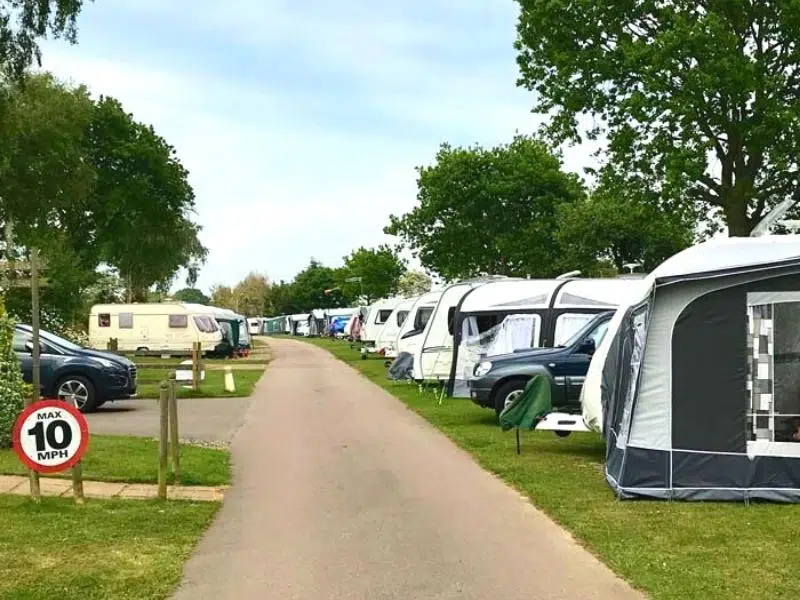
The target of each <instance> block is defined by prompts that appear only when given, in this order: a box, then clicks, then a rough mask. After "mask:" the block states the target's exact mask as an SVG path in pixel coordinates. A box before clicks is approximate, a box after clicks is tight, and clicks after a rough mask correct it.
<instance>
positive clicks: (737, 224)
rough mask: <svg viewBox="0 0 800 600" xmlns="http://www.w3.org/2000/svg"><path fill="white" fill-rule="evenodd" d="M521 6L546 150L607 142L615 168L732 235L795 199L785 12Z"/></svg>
mask: <svg viewBox="0 0 800 600" xmlns="http://www.w3.org/2000/svg"><path fill="white" fill-rule="evenodd" d="M517 2H518V3H519V5H520V8H521V11H520V16H519V22H518V26H517V33H518V36H517V42H516V47H517V49H518V58H517V62H518V64H519V68H520V72H521V77H520V79H519V82H518V83H519V85H521V86H524V87H526V88H528V89H529V90H532V91H534V92H535V93H536V103H535V106H534V110H535V111H536V112H539V113H542V114H547V115H551V116H552V119H551V120H550V121H549V123H548V126H547V127H546V133H547V134H548V135H549V138H550V139H551V140H552V141H555V142H561V141H565V140H570V141H580V140H582V139H583V138H584V137H589V138H596V137H598V136H602V135H605V136H607V137H608V141H609V151H608V158H609V159H610V161H611V162H612V163H613V164H614V165H616V166H617V167H619V168H622V169H624V170H625V171H626V172H628V173H629V174H641V175H643V176H645V177H652V178H653V180H654V181H656V182H657V183H658V191H659V192H661V193H663V194H665V195H666V196H676V192H679V194H677V195H679V196H682V197H684V198H685V199H686V200H687V201H689V202H700V203H701V204H702V205H703V207H704V208H706V209H708V210H710V211H717V212H719V213H720V214H721V215H722V216H723V217H724V220H725V223H726V224H727V226H728V231H729V234H730V235H735V236H744V235H748V233H749V232H750V231H751V229H752V228H753V227H754V226H755V225H756V224H757V222H758V221H759V220H760V219H761V218H762V217H763V216H764V215H765V214H766V213H767V212H768V210H769V209H770V207H771V206H773V205H774V204H775V203H776V202H778V201H780V200H783V199H785V198H787V197H790V196H795V197H798V198H800V185H799V183H800V181H799V180H800V175H799V172H800V167H799V166H798V159H797V157H798V156H800V46H798V44H797V40H798V39H800V17H799V15H800V12H799V11H798V7H797V3H796V2H795V1H794V0H724V1H719V2H696V1H694V0H665V1H663V2H653V1H652V0H629V1H625V2H620V1H619V0H577V1H575V2H570V3H569V6H568V7H567V6H566V5H565V4H564V3H563V2H543V1H541V0H517ZM585 115H588V116H590V117H591V120H590V121H588V123H585V121H586V119H583V117H584V116H585Z"/></svg>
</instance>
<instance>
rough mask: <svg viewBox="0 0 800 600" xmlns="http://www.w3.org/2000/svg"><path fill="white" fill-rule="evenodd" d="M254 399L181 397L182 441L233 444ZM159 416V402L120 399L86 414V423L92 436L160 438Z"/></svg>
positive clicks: (180, 432) (179, 400)
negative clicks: (94, 434) (95, 434)
mask: <svg viewBox="0 0 800 600" xmlns="http://www.w3.org/2000/svg"><path fill="white" fill-rule="evenodd" d="M252 398H253V397H252V396H251V397H250V398H178V425H179V432H178V435H179V437H180V439H182V440H189V441H193V442H211V443H219V444H226V443H228V442H230V441H231V440H232V439H233V436H234V435H235V434H236V431H237V430H238V429H239V427H240V426H241V425H242V423H243V422H244V416H245V413H246V412H247V407H248V406H249V405H250V402H251V400H252ZM159 414H160V413H159V407H158V401H157V400H150V399H140V400H119V401H117V402H108V403H106V404H104V405H103V406H101V407H100V408H99V409H97V412H94V413H89V414H87V415H86V420H87V421H88V422H89V431H90V432H91V433H97V434H108V435H137V436H145V437H154V438H157V437H158V429H159Z"/></svg>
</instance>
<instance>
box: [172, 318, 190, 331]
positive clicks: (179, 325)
mask: <svg viewBox="0 0 800 600" xmlns="http://www.w3.org/2000/svg"><path fill="white" fill-rule="evenodd" d="M169 326H170V328H171V329H184V328H186V327H188V326H189V317H187V316H186V315H170V316H169Z"/></svg>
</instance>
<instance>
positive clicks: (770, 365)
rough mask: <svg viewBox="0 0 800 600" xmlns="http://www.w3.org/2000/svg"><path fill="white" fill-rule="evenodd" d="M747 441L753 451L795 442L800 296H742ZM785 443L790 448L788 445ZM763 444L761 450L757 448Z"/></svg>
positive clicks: (799, 416) (799, 412) (799, 409)
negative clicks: (744, 307)
mask: <svg viewBox="0 0 800 600" xmlns="http://www.w3.org/2000/svg"><path fill="white" fill-rule="evenodd" d="M747 304H748V307H747V312H748V315H747V316H748V336H747V357H748V358H747V365H746V367H747V390H748V402H747V421H746V423H747V424H746V427H747V436H748V437H747V440H748V445H749V446H752V445H755V452H754V453H755V454H761V453H762V452H764V453H766V454H769V452H770V451H769V450H768V448H769V447H770V446H772V445H773V444H775V443H776V442H777V443H778V444H776V446H775V448H774V450H775V451H777V450H778V449H779V448H782V450H783V451H782V452H780V454H785V453H788V454H789V455H791V456H796V455H797V453H798V450H797V448H796V447H794V446H795V445H796V444H797V443H798V442H800V434H798V431H800V394H798V390H800V333H798V331H800V329H798V324H799V323H800V294H798V293H797V292H751V293H748V294H747ZM780 442H785V443H788V445H789V446H790V447H792V448H791V450H789V449H787V448H786V447H785V446H786V444H780ZM762 446H763V451H762V450H761V448H760V447H762Z"/></svg>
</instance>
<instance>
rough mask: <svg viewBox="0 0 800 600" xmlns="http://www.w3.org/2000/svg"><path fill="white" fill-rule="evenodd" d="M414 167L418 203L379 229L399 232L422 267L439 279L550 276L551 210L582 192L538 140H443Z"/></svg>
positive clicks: (553, 264) (552, 249)
mask: <svg viewBox="0 0 800 600" xmlns="http://www.w3.org/2000/svg"><path fill="white" fill-rule="evenodd" d="M417 171H418V173H419V177H418V179H417V187H418V194H417V198H418V200H419V203H418V205H417V206H416V207H414V209H412V210H411V211H410V212H408V213H406V214H405V215H402V216H400V217H398V216H395V215H392V216H391V218H390V224H389V226H388V227H386V229H385V232H386V233H388V234H391V235H397V236H400V237H401V239H402V240H403V242H404V243H405V244H407V245H408V246H409V247H410V248H411V250H412V251H413V252H414V253H415V254H416V255H417V256H418V257H419V259H420V261H421V262H422V264H423V266H425V267H426V268H427V269H429V270H431V271H434V272H436V273H438V274H439V275H441V276H442V277H443V278H444V279H446V280H453V279H457V278H465V277H473V276H476V275H479V274H481V273H487V274H497V275H509V276H522V277H526V276H530V277H549V276H552V275H555V274H557V273H556V270H557V267H556V265H557V263H558V258H559V257H558V253H557V249H556V240H555V235H556V233H555V232H556V225H557V217H558V211H559V208H560V207H561V206H563V205H565V204H570V203H573V202H576V201H578V200H580V199H581V198H583V197H584V190H583V187H582V184H581V182H580V181H579V179H578V177H577V176H575V175H573V174H568V173H565V172H563V171H562V170H561V163H560V161H559V159H558V158H557V157H556V156H555V155H553V154H552V153H551V152H550V150H549V149H548V148H547V146H546V145H545V144H544V143H543V142H541V141H539V140H537V139H534V138H531V137H525V136H517V137H515V138H514V140H513V141H512V142H511V143H510V144H507V145H500V146H496V147H493V148H483V147H481V146H472V147H467V148H462V147H455V148H454V147H452V146H450V145H449V144H443V145H442V146H441V148H440V149H439V152H438V153H437V155H436V161H435V163H434V164H433V165H430V166H427V167H418V169H417Z"/></svg>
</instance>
